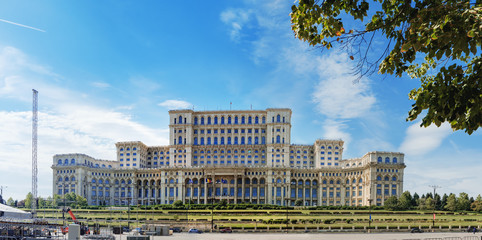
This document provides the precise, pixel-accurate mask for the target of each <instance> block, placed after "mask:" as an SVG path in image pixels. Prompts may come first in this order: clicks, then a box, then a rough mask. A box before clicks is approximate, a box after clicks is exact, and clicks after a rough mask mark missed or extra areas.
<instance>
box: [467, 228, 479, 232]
mask: <svg viewBox="0 0 482 240" xmlns="http://www.w3.org/2000/svg"><path fill="white" fill-rule="evenodd" d="M466 231H467V232H478V231H479V229H477V228H476V227H468V228H467V230H466Z"/></svg>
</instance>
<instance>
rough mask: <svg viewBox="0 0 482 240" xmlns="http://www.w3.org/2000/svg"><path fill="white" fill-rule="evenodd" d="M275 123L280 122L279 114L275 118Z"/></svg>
mask: <svg viewBox="0 0 482 240" xmlns="http://www.w3.org/2000/svg"><path fill="white" fill-rule="evenodd" d="M276 122H281V116H280V115H279V114H278V115H277V116H276Z"/></svg>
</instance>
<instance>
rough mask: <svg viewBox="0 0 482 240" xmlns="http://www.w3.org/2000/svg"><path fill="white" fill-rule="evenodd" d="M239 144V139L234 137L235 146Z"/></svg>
mask: <svg viewBox="0 0 482 240" xmlns="http://www.w3.org/2000/svg"><path fill="white" fill-rule="evenodd" d="M237 144H238V137H234V145H237Z"/></svg>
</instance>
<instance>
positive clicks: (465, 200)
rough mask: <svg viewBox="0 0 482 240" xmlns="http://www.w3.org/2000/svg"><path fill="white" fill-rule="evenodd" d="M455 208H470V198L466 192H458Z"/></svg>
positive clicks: (463, 209)
mask: <svg viewBox="0 0 482 240" xmlns="http://www.w3.org/2000/svg"><path fill="white" fill-rule="evenodd" d="M457 210H461V211H466V210H470V200H469V195H468V194H467V193H464V192H462V193H460V194H459V197H458V199H457Z"/></svg>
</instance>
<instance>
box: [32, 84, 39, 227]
mask: <svg viewBox="0 0 482 240" xmlns="http://www.w3.org/2000/svg"><path fill="white" fill-rule="evenodd" d="M32 91H33V104H32V105H33V107H32V195H33V201H32V218H34V219H35V217H36V212H37V173H38V170H37V123H38V116H37V112H38V108H37V104H38V91H37V90H35V89H32Z"/></svg>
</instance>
